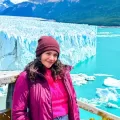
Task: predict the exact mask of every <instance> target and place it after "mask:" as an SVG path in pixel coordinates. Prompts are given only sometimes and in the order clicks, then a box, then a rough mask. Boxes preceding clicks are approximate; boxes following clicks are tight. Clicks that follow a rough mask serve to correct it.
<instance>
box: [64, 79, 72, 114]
mask: <svg viewBox="0 0 120 120" xmlns="http://www.w3.org/2000/svg"><path fill="white" fill-rule="evenodd" d="M64 84H65V86H66V89H67V91H68V94H69V98H70V105H71V106H70V107H71V108H72V107H74V106H73V100H72V97H71V94H70V92H69V88H68V86H67V84H66V79H65V80H64ZM72 114H73V111H72Z"/></svg>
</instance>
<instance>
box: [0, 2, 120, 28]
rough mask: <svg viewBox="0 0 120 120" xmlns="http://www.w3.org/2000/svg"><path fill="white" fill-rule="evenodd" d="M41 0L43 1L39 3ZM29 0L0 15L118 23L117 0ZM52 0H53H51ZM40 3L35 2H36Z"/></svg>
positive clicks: (79, 22)
mask: <svg viewBox="0 0 120 120" xmlns="http://www.w3.org/2000/svg"><path fill="white" fill-rule="evenodd" d="M41 1H43V2H42V3H41ZM51 1H52V2H50V0H36V1H35V0H34V2H33V0H30V1H29V2H22V3H19V4H14V5H13V6H11V7H8V8H6V9H5V10H4V11H2V12H1V13H0V14H1V15H13V16H30V17H42V18H45V19H54V20H56V21H58V22H69V23H78V24H91V25H102V26H119V25H120V1H119V0H80V1H78V0H64V1H63V0H60V1H58V2H55V1H56V0H51ZM53 1H54V2H53ZM35 2H36V3H38V2H39V3H40V4H36V3H35Z"/></svg>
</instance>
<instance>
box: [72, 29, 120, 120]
mask: <svg viewBox="0 0 120 120" xmlns="http://www.w3.org/2000/svg"><path fill="white" fill-rule="evenodd" d="M96 51H97V53H96V56H95V57H92V58H91V59H89V60H87V61H85V62H82V63H78V64H77V65H76V66H75V67H74V69H73V70H72V71H71V73H74V74H78V73H85V74H87V75H93V74H108V75H113V76H112V77H113V78H116V79H120V28H112V27H107V28H98V35H97V48H96ZM105 78H107V77H106V76H96V79H95V81H89V82H88V84H85V85H82V86H74V87H75V90H76V93H77V98H80V97H83V98H86V99H88V100H90V99H92V98H97V96H96V88H107V87H106V86H104V85H103V82H104V79H105ZM117 92H118V93H119V94H120V90H117ZM109 102H111V103H114V104H117V105H118V106H120V98H119V99H118V100H117V101H109ZM98 107H99V108H100V109H102V110H105V111H107V112H109V113H112V114H114V115H116V116H119V117H120V109H116V108H108V107H106V106H105V105H104V104H103V105H101V106H98ZM87 116H88V113H86V112H85V111H84V110H81V118H86V120H87ZM97 120H98V118H97Z"/></svg>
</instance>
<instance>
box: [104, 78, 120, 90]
mask: <svg viewBox="0 0 120 120" xmlns="http://www.w3.org/2000/svg"><path fill="white" fill-rule="evenodd" d="M104 85H106V86H110V87H116V88H118V89H120V80H117V79H115V78H111V77H107V78H106V79H105V80H104Z"/></svg>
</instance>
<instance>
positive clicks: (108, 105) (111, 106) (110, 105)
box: [106, 102, 120, 109]
mask: <svg viewBox="0 0 120 120" xmlns="http://www.w3.org/2000/svg"><path fill="white" fill-rule="evenodd" d="M106 107H109V108H117V109H120V107H119V106H118V105H116V104H113V103H110V102H108V103H107V104H106Z"/></svg>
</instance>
